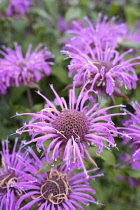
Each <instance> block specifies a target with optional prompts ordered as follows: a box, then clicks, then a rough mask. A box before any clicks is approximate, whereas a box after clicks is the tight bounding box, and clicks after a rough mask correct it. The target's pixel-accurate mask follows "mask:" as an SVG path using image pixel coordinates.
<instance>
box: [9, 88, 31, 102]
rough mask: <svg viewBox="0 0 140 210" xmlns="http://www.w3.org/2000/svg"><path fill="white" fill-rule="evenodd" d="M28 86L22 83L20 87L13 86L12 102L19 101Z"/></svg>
mask: <svg viewBox="0 0 140 210" xmlns="http://www.w3.org/2000/svg"><path fill="white" fill-rule="evenodd" d="M26 89H27V87H26V86H25V85H21V86H19V87H13V88H12V96H11V103H15V102H17V101H19V99H20V97H21V96H22V94H23V93H24V92H25V91H26Z"/></svg>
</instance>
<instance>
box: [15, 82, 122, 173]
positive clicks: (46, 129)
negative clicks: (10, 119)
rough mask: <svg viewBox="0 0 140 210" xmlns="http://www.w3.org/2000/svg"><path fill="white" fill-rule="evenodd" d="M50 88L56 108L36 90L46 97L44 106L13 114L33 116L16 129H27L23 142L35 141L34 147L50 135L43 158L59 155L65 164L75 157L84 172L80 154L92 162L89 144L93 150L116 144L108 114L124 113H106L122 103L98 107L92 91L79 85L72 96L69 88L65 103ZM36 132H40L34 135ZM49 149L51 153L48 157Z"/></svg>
mask: <svg viewBox="0 0 140 210" xmlns="http://www.w3.org/2000/svg"><path fill="white" fill-rule="evenodd" d="M51 89H52V91H53V93H54V94H55V96H56V99H55V101H54V102H55V104H56V105H58V106H59V107H60V108H58V109H57V108H56V106H55V105H54V104H53V103H52V102H51V101H49V100H48V99H47V98H46V97H45V96H43V95H42V94H41V93H40V92H38V94H39V95H41V96H42V97H43V98H44V99H45V101H46V105H45V108H44V109H43V110H41V111H40V112H39V113H23V114H17V115H18V116H19V115H32V116H33V118H32V120H30V121H29V123H28V124H26V123H25V124H24V126H23V127H22V128H20V129H18V130H17V131H16V133H19V134H22V133H23V132H29V133H30V135H32V140H31V141H29V142H25V144H30V143H32V142H37V143H36V147H37V149H39V148H40V147H42V146H43V142H45V141H46V140H49V139H50V140H51V142H50V145H49V146H48V147H47V148H46V149H45V151H44V153H47V162H51V161H52V160H56V159H57V158H58V157H60V158H62V160H63V161H64V162H66V164H67V165H68V167H69V165H70V163H71V162H76V161H78V163H79V167H82V168H83V169H84V171H85V173H87V172H86V169H85V166H84V163H83V160H82V159H83V158H85V159H87V160H88V161H90V162H92V163H93V164H94V165H96V164H95V162H94V161H93V160H92V158H91V157H90V154H89V150H88V146H89V145H91V146H97V147H98V151H97V154H100V153H101V152H102V151H103V147H105V148H107V149H110V146H112V147H115V146H116V144H115V141H114V136H117V135H118V132H117V130H116V128H115V126H114V124H113V122H112V120H111V117H112V116H116V115H120V114H122V115H124V114H125V113H115V114H107V111H108V110H110V109H112V108H115V107H123V105H120V106H112V107H107V108H104V109H101V110H99V109H98V104H97V103H95V101H94V103H93V100H94V99H93V97H92V96H91V94H92V91H90V90H89V91H87V92H84V88H83V89H82V90H81V92H80V94H79V96H78V98H76V95H75V89H74V88H73V90H70V92H69V106H68V105H67V104H66V101H65V99H64V98H63V97H61V98H60V97H59V95H58V94H57V92H56V91H55V90H54V88H53V86H52V85H51ZM89 99H90V100H91V101H92V103H93V104H92V108H89V107H88V106H87V105H86V102H88V101H89ZM59 110H61V111H59ZM40 134H41V136H38V135H40ZM51 150H53V153H52V157H51V159H50V156H49V153H50V151H51Z"/></svg>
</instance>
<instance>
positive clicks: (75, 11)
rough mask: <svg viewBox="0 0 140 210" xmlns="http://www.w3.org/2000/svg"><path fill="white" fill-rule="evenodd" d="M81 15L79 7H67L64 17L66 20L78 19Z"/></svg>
mask: <svg viewBox="0 0 140 210" xmlns="http://www.w3.org/2000/svg"><path fill="white" fill-rule="evenodd" d="M81 16H82V11H81V10H80V8H70V9H68V11H67V13H66V16H65V19H66V21H70V20H73V19H78V18H80V17H81Z"/></svg>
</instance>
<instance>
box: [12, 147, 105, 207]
mask: <svg viewBox="0 0 140 210" xmlns="http://www.w3.org/2000/svg"><path fill="white" fill-rule="evenodd" d="M28 151H29V153H30V154H31V155H32V156H33V158H34V163H35V164H30V165H29V164H28V169H30V173H31V175H32V176H35V177H36V181H35V182H34V180H33V181H32V182H29V183H25V186H24V184H23V185H22V186H23V187H26V185H28V187H29V190H27V191H25V192H24V195H22V196H21V197H20V199H19V200H18V201H17V204H16V208H17V209H19V208H20V210H24V209H26V210H29V209H31V208H35V209H38V210H39V209H42V210H47V209H48V210H49V209H51V210H63V209H65V210H71V209H73V210H75V209H77V208H78V209H81V210H84V208H83V207H82V206H81V204H80V203H82V204H84V205H89V203H95V204H99V203H98V202H97V201H95V199H94V198H93V197H92V196H93V194H95V193H96V192H95V190H94V189H92V188H91V187H90V186H89V183H88V181H89V179H93V180H95V178H96V177H100V176H102V175H103V174H97V175H91V176H89V177H88V178H87V177H86V175H85V173H79V174H75V172H74V170H75V169H76V168H77V164H76V163H71V165H70V169H68V168H67V166H66V165H65V164H64V165H61V166H57V165H54V166H52V167H51V168H50V169H46V172H43V173H41V174H40V173H39V170H40V169H41V170H42V167H44V163H46V164H47V157H44V158H42V159H39V158H38V156H37V155H36V154H35V153H34V152H33V150H32V149H31V148H29V149H28ZM95 170H97V169H93V170H90V171H89V172H91V173H92V172H93V171H95ZM25 202H26V203H27V204H25Z"/></svg>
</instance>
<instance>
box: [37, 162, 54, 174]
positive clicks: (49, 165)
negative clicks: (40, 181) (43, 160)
mask: <svg viewBox="0 0 140 210" xmlns="http://www.w3.org/2000/svg"><path fill="white" fill-rule="evenodd" d="M51 167H52V166H51V164H46V165H45V166H44V167H42V168H40V169H39V170H38V172H37V174H36V175H38V174H43V173H45V172H46V171H49V170H50V169H51Z"/></svg>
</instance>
